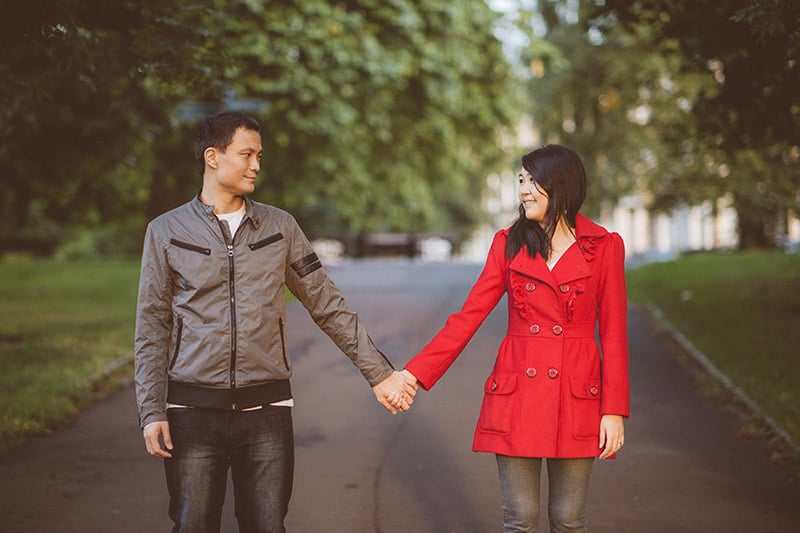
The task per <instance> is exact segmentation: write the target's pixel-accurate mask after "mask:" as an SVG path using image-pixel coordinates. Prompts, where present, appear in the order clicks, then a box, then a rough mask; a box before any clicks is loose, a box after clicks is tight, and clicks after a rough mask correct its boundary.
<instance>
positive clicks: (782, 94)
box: [590, 0, 800, 247]
mask: <svg viewBox="0 0 800 533" xmlns="http://www.w3.org/2000/svg"><path fill="white" fill-rule="evenodd" d="M593 16H595V17H598V18H595V19H594V20H593V21H591V22H590V23H591V24H595V27H597V28H598V29H600V30H601V31H605V30H606V29H609V28H614V27H619V28H621V29H622V30H623V31H625V32H627V33H628V34H630V33H635V34H638V35H646V37H645V38H644V39H637V40H636V41H634V43H633V45H635V46H638V45H641V44H642V43H654V44H656V47H655V48H654V52H655V53H657V54H660V55H662V56H666V57H672V58H676V64H677V65H678V66H679V67H680V68H679V69H678V70H676V71H674V74H672V75H673V77H674V78H675V79H676V81H677V82H678V83H679V84H680V83H682V82H683V80H684V79H685V78H687V77H693V78H697V77H698V76H700V77H705V80H706V83H705V84H704V85H703V87H702V88H701V90H700V91H698V92H697V93H696V94H695V97H694V98H693V99H691V100H690V104H691V108H692V113H691V114H692V119H693V122H694V128H693V133H694V138H693V140H691V141H689V140H687V139H669V141H670V142H669V147H670V148H671V150H672V153H673V154H676V155H679V156H680V157H681V159H683V160H686V161H687V162H688V164H687V165H686V166H687V167H688V170H689V171H688V172H684V173H682V174H679V175H677V176H675V177H674V179H672V180H670V183H669V185H670V186H669V189H671V190H668V191H666V192H668V193H669V194H671V195H673V196H674V195H681V194H684V195H685V194H689V193H691V192H692V190H693V189H694V188H695V187H697V186H698V181H699V186H700V188H701V190H703V191H705V192H707V193H708V194H709V196H712V197H713V196H721V195H722V194H726V193H727V194H730V195H731V197H732V199H733V205H734V207H735V208H736V210H737V213H738V216H739V237H740V245H741V246H744V247H750V246H769V245H771V244H773V243H774V239H775V237H776V236H778V234H779V228H778V227H779V226H780V223H781V218H782V217H783V216H785V213H786V211H787V210H788V209H794V210H795V211H796V212H797V211H798V210H799V209H798V207H800V205H798V199H799V198H798V194H800V193H799V192H798V191H800V146H799V145H800V133H798V132H800V64H798V61H799V60H800V3H798V2H795V1H791V0H756V1H751V0H714V1H711V0H698V1H688V0H650V1H647V2H644V1H637V2H622V1H618V0H608V1H607V2H605V6H604V7H602V8H599V9H597V10H596V11H595V12H594V13H593ZM598 21H599V23H598ZM609 22H610V23H609ZM698 167H699V168H702V170H699V168H698ZM698 178H699V179H698Z"/></svg>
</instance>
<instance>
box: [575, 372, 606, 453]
mask: <svg viewBox="0 0 800 533" xmlns="http://www.w3.org/2000/svg"><path fill="white" fill-rule="evenodd" d="M569 385H570V391H571V392H572V436H573V437H575V438H576V439H596V438H598V437H599V435H600V382H599V381H594V380H585V379H572V380H570V383H569Z"/></svg>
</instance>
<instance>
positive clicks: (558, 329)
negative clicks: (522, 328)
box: [528, 324, 564, 336]
mask: <svg viewBox="0 0 800 533" xmlns="http://www.w3.org/2000/svg"><path fill="white" fill-rule="evenodd" d="M541 330H542V328H541V326H539V324H532V325H531V326H530V327H529V328H528V331H529V332H530V333H531V335H536V334H537V333H539V332H540V331H541ZM550 331H552V332H553V335H556V336H558V335H561V334H562V333H564V328H562V327H561V326H560V325H558V324H556V325H555V326H553V327H552V328H550Z"/></svg>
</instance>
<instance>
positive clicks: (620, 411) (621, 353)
mask: <svg viewBox="0 0 800 533" xmlns="http://www.w3.org/2000/svg"><path fill="white" fill-rule="evenodd" d="M607 240H608V241H609V242H608V245H607V248H606V250H605V252H604V257H603V267H602V273H601V279H600V287H599V294H600V301H599V312H598V321H599V326H600V327H599V330H600V349H601V351H602V354H603V366H602V391H603V394H602V400H601V403H600V412H601V413H602V414H604V415H605V414H613V415H622V416H625V417H627V416H630V384H629V378H628V299H627V295H626V290H625V244H624V243H623V241H622V237H620V236H619V234H617V233H610V234H609V236H608V239H607Z"/></svg>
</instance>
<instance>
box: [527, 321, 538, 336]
mask: <svg viewBox="0 0 800 533" xmlns="http://www.w3.org/2000/svg"><path fill="white" fill-rule="evenodd" d="M529 331H530V332H531V334H532V335H536V334H537V333H539V324H534V325H532V326H531V327H530V328H529Z"/></svg>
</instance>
